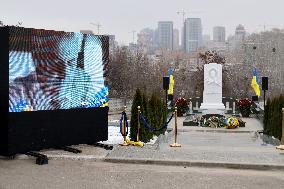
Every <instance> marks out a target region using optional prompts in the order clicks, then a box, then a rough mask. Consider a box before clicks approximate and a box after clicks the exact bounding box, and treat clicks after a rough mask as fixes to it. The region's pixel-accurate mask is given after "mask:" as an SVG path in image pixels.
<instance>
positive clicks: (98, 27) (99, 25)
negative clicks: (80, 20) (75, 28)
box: [90, 22, 102, 35]
mask: <svg viewBox="0 0 284 189" xmlns="http://www.w3.org/2000/svg"><path fill="white" fill-rule="evenodd" d="M90 24H91V25H93V26H96V27H97V29H98V33H97V34H98V35H100V28H101V26H102V25H101V24H100V23H97V24H94V23H92V22H91V23H90Z"/></svg>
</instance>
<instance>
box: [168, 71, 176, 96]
mask: <svg viewBox="0 0 284 189" xmlns="http://www.w3.org/2000/svg"><path fill="white" fill-rule="evenodd" d="M169 80H170V81H169V89H168V95H173V94H174V84H175V81H174V76H173V70H172V68H171V69H170V71H169Z"/></svg>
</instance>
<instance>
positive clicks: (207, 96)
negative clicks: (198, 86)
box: [200, 63, 226, 115]
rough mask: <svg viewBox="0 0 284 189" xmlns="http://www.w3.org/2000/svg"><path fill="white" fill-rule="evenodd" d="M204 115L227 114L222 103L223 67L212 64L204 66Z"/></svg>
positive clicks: (201, 107) (202, 109)
mask: <svg viewBox="0 0 284 189" xmlns="http://www.w3.org/2000/svg"><path fill="white" fill-rule="evenodd" d="M200 110H201V111H202V114H203V115H204V114H220V115H223V114H224V113H225V110H226V108H225V106H224V104H223V103H222V65H221V64H217V63H210V64H205V65H204V91H203V103H202V104H201V106H200Z"/></svg>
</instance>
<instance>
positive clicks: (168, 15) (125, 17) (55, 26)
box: [0, 0, 284, 44]
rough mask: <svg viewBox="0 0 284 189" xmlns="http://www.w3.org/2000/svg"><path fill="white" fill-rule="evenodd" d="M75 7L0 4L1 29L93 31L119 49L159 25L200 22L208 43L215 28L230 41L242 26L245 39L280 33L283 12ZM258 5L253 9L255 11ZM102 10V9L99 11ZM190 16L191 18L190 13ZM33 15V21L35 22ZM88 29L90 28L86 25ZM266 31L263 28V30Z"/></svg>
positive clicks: (127, 3)
mask: <svg viewBox="0 0 284 189" xmlns="http://www.w3.org/2000/svg"><path fill="white" fill-rule="evenodd" d="M80 2H81V5H82V6H80V4H72V3H70V2H69V1H66V0H63V1H55V0H50V1H49V3H48V4H46V3H45V4H44V8H43V6H42V3H41V2H39V1H35V0H29V1H20V0H10V1H8V2H3V1H2V2H1V6H0V20H1V21H3V22H4V24H8V25H16V24H17V23H18V22H22V23H23V24H22V26H23V27H31V28H42V29H52V30H63V31H73V32H79V31H80V30H93V31H94V33H97V29H98V27H97V26H96V24H98V23H99V24H100V25H101V26H100V28H99V29H100V34H112V35H115V36H116V40H117V41H118V42H119V44H128V43H129V42H132V38H133V37H132V32H131V31H133V30H135V31H136V32H139V31H140V30H141V29H143V28H153V29H155V28H157V26H158V24H157V23H158V22H159V21H172V22H173V27H174V28H177V29H179V30H181V26H182V19H183V15H182V14H177V12H180V13H181V12H182V11H185V17H184V18H201V20H202V29H203V34H209V35H210V36H211V38H212V37H213V27H214V26H219V25H221V26H224V27H225V28H226V36H230V35H234V32H235V29H236V26H238V25H239V24H242V25H244V26H245V28H246V31H247V32H249V33H253V32H260V31H262V30H264V27H265V29H267V30H268V29H271V28H283V27H284V24H283V21H282V18H283V17H284V12H283V11H282V10H281V8H282V7H283V5H284V2H282V1H281V0H273V1H264V0H247V1H245V0H238V1H230V2H228V1H227V0H215V1H214V2H213V1H210V0H200V1H198V2H196V1H193V0H179V1H175V2H173V1H171V0H156V1H150V0H143V1H138V0H137V1H133V0H122V1H119V2H118V1H115V0H106V1H104V2H103V3H102V2H101V1H97V0H93V1H91V0H82V1H80ZM256 5H257V6H256ZM104 7H105V8H104ZM189 11H190V13H189ZM35 15H37V16H35ZM90 23H93V24H90ZM264 25H266V26H264Z"/></svg>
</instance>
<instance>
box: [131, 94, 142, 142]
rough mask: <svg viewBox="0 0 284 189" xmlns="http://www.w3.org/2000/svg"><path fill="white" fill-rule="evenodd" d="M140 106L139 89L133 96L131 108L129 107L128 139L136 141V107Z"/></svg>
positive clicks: (140, 96)
mask: <svg viewBox="0 0 284 189" xmlns="http://www.w3.org/2000/svg"><path fill="white" fill-rule="evenodd" d="M141 105H142V94H141V91H140V89H137V90H136V93H135V95H134V99H133V103H132V107H131V120H130V138H131V140H134V141H136V140H137V128H138V109H137V107H138V106H141Z"/></svg>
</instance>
